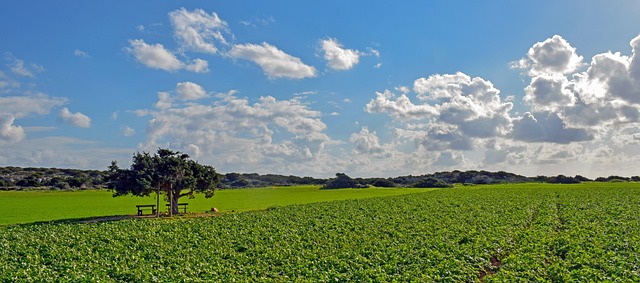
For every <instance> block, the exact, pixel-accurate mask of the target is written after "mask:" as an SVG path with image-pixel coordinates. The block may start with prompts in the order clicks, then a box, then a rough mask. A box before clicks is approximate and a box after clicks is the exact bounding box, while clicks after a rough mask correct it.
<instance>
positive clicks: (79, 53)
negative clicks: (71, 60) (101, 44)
mask: <svg viewBox="0 0 640 283" xmlns="http://www.w3.org/2000/svg"><path fill="white" fill-rule="evenodd" d="M73 55H75V56H76V57H80V58H89V57H91V56H89V53H87V52H84V51H82V50H80V49H76V50H74V51H73Z"/></svg>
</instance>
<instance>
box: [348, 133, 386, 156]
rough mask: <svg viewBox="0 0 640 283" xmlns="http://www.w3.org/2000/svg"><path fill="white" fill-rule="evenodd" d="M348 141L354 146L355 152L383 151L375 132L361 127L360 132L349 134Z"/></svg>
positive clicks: (373, 152)
mask: <svg viewBox="0 0 640 283" xmlns="http://www.w3.org/2000/svg"><path fill="white" fill-rule="evenodd" d="M349 141H351V143H352V144H353V145H354V146H355V152H356V153H359V154H376V153H381V152H382V151H383V148H382V146H381V145H380V142H379V141H378V136H377V135H376V132H375V131H374V132H369V129H368V128H367V127H363V128H362V129H361V130H360V132H358V133H353V134H351V137H350V138H349Z"/></svg>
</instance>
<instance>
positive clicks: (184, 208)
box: [166, 202, 189, 213]
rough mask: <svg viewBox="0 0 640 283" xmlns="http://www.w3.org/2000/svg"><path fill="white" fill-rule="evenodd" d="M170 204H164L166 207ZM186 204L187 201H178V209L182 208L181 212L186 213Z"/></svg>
mask: <svg viewBox="0 0 640 283" xmlns="http://www.w3.org/2000/svg"><path fill="white" fill-rule="evenodd" d="M169 205H170V204H168V203H167V204H166V206H167V209H168V208H169ZM187 205H189V204H188V203H186V202H184V203H178V211H180V208H182V213H187Z"/></svg>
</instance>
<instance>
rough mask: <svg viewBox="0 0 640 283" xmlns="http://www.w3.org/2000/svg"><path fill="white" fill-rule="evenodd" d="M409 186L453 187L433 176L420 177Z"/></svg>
mask: <svg viewBox="0 0 640 283" xmlns="http://www.w3.org/2000/svg"><path fill="white" fill-rule="evenodd" d="M411 187H412V188H451V187H453V185H451V184H448V183H445V182H443V181H441V180H438V179H436V178H433V177H427V178H425V179H422V180H420V181H418V182H416V183H414V184H413V185H411Z"/></svg>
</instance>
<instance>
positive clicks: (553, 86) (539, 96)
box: [524, 74, 576, 111]
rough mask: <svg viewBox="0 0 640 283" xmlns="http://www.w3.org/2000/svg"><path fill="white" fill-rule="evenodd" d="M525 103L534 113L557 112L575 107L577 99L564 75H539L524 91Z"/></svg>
mask: <svg viewBox="0 0 640 283" xmlns="http://www.w3.org/2000/svg"><path fill="white" fill-rule="evenodd" d="M524 92H525V93H526V95H525V97H524V102H526V103H528V104H529V105H531V107H532V109H533V110H534V111H557V110H558V109H560V108H563V107H567V106H573V105H574V104H575V102H576V97H575V95H574V94H573V92H572V91H571V89H569V81H568V80H567V78H566V77H565V76H562V75H546V74H545V75H539V76H536V77H534V78H533V79H532V80H531V84H529V86H527V87H526V88H525V89H524Z"/></svg>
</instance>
